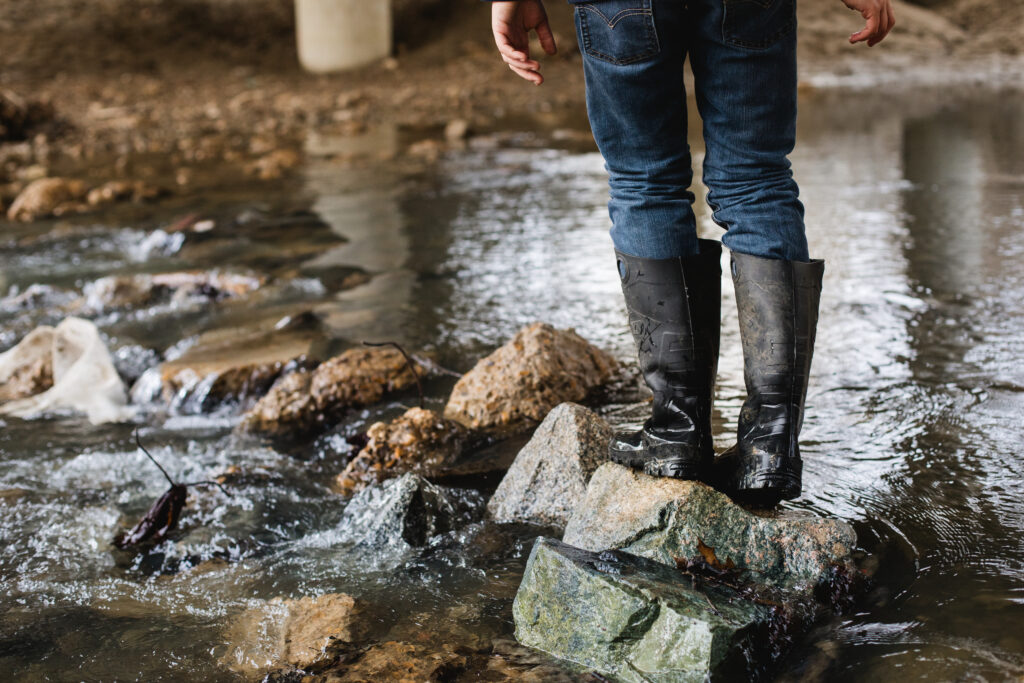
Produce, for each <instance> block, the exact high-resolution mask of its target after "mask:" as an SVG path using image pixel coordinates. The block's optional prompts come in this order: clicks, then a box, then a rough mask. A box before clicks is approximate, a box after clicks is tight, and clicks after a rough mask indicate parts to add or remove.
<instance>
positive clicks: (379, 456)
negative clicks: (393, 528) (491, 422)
mask: <svg viewBox="0 0 1024 683" xmlns="http://www.w3.org/2000/svg"><path fill="white" fill-rule="evenodd" d="M366 435H367V437H368V438H369V441H368V442H367V444H366V446H364V447H363V449H362V450H360V451H359V453H358V454H357V455H356V457H355V458H353V460H352V461H351V462H350V463H349V464H348V466H347V467H346V468H345V470H344V471H343V472H342V473H341V474H339V475H338V478H337V482H336V483H337V487H338V489H339V490H340V491H341V492H342V493H352V492H354V491H356V490H358V489H360V488H362V487H364V486H366V485H367V484H372V483H377V482H381V481H384V480H385V479H389V478H391V477H396V476H398V475H400V474H404V473H405V472H416V473H418V474H422V475H424V476H434V475H436V474H438V473H440V472H442V471H443V470H444V468H445V466H446V465H448V464H451V463H453V462H454V461H455V460H456V458H458V456H459V455H460V454H461V452H462V449H463V447H464V446H465V444H466V441H467V439H468V437H469V432H468V430H467V429H466V428H465V427H463V426H462V425H460V424H459V423H458V422H453V421H452V420H446V419H444V418H443V417H441V416H440V415H438V414H437V413H435V412H434V411H432V410H425V409H423V408H410V409H409V410H407V411H405V413H404V414H402V415H401V416H400V417H397V418H395V419H394V420H392V421H391V422H375V423H374V424H372V425H370V428H369V429H367V430H366Z"/></svg>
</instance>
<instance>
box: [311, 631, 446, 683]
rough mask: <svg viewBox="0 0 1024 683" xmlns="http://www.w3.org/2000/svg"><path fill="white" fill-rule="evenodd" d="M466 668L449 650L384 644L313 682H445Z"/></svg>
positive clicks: (395, 642)
mask: <svg viewBox="0 0 1024 683" xmlns="http://www.w3.org/2000/svg"><path fill="white" fill-rule="evenodd" d="M465 668H466V656H465V655H464V654H459V653H457V652H454V651H451V650H444V649H441V650H438V649H434V648H428V647H424V646H422V645H415V644H412V643H403V642H399V641H388V642H385V643H379V644H377V645H373V646H371V647H369V648H367V649H366V650H365V651H364V652H362V653H361V654H360V655H358V656H357V657H356V658H355V661H351V662H349V663H346V664H345V665H344V666H343V667H341V668H339V669H338V670H337V671H331V672H329V673H328V674H327V675H325V676H323V677H320V678H317V679H316V680H317V681H318V683H320V682H322V683H371V682H375V681H409V682H410V683H412V682H413V681H446V680H452V677H453V676H455V675H457V674H459V673H461V672H462V671H464V670H465Z"/></svg>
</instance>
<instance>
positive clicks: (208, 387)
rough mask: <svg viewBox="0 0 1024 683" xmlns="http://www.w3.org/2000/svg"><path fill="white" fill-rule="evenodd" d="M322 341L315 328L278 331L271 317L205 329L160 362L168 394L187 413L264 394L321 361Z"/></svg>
mask: <svg viewBox="0 0 1024 683" xmlns="http://www.w3.org/2000/svg"><path fill="white" fill-rule="evenodd" d="M322 345H323V339H322V337H321V335H320V334H319V332H318V331H317V330H315V329H302V328H301V327H299V328H289V327H285V328H282V329H275V328H274V327H272V326H269V325H268V324H267V322H266V321H264V322H263V323H257V324H255V325H253V326H251V327H248V328H241V329H236V328H230V329H223V330H211V331H209V332H204V333H203V334H202V335H200V336H199V339H198V341H197V342H196V343H195V345H193V346H191V347H189V349H188V350H187V351H185V353H183V354H182V355H181V356H179V357H178V358H175V359H174V360H170V361H167V362H165V363H163V364H162V365H161V366H160V376H161V384H162V385H163V396H164V399H165V400H168V401H171V402H173V404H174V406H175V407H176V408H177V409H178V410H179V411H181V412H186V413H192V412H202V411H204V410H206V409H208V408H209V407H210V406H211V405H214V404H216V403H218V402H222V401H228V400H244V399H247V398H251V397H258V396H262V395H263V394H264V393H265V392H266V391H267V390H268V388H269V387H270V386H271V385H273V383H274V382H275V380H277V378H278V377H279V376H281V375H282V374H283V373H285V372H286V371H288V370H290V369H294V368H297V367H301V366H302V365H303V364H305V363H311V362H315V361H316V360H318V359H319V358H320V353H321V347H322Z"/></svg>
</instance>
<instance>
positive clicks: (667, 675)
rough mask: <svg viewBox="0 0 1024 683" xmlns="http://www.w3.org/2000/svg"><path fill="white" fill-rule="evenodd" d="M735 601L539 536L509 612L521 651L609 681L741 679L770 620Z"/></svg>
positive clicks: (765, 611)
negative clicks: (577, 666) (565, 662)
mask: <svg viewBox="0 0 1024 683" xmlns="http://www.w3.org/2000/svg"><path fill="white" fill-rule="evenodd" d="M736 598H737V596H736V594H735V593H733V592H732V591H731V589H728V588H725V587H720V586H704V587H702V588H701V589H700V590H698V589H697V588H696V587H694V585H693V584H690V583H689V582H688V581H686V577H685V576H683V575H682V574H680V573H679V572H677V571H675V570H673V569H669V568H668V567H665V566H663V565H661V564H658V563H656V562H652V561H650V560H646V559H644V558H639V557H636V556H634V555H629V554H627V553H623V552H620V551H605V552H602V553H594V552H589V551H586V550H580V549H578V548H573V547H572V546H568V545H565V544H564V543H560V542H559V541H555V540H552V539H549V538H544V537H541V538H538V539H537V541H536V542H535V544H534V546H533V551H532V552H531V553H530V559H529V561H528V562H527V565H526V571H525V575H524V576H523V582H522V584H521V585H520V588H519V592H518V593H517V594H516V598H515V602H514V603H513V607H512V614H513V617H514V619H515V624H516V638H517V639H518V640H519V642H521V643H522V644H524V645H528V646H530V647H534V648H537V649H539V650H543V651H545V652H547V653H549V654H552V655H554V656H556V657H560V658H562V659H567V660H569V661H572V662H576V663H577V664H580V665H582V666H585V667H590V668H593V669H596V670H598V671H599V672H601V673H603V674H605V675H610V676H612V677H614V678H615V679H616V680H622V681H645V682H647V681H664V682H668V681H673V682H676V681H679V682H682V681H704V680H706V679H707V678H708V677H709V676H724V677H728V678H729V679H733V678H735V680H744V679H746V678H748V677H749V675H750V674H751V673H752V672H751V671H749V670H748V667H751V666H752V665H753V666H756V664H754V663H755V662H764V658H763V657H764V656H765V655H764V654H763V653H762V650H764V651H768V650H770V647H771V643H770V638H769V636H768V632H769V629H768V628H767V626H768V624H769V623H770V622H771V620H772V618H773V615H772V608H771V607H768V606H766V605H763V604H758V603H755V602H752V601H749V600H744V599H736Z"/></svg>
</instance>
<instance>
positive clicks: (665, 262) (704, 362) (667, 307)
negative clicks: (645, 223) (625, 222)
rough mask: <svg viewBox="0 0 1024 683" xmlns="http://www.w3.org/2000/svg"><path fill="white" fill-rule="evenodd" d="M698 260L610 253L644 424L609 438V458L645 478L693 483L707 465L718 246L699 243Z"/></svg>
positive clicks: (715, 365)
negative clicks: (645, 392) (648, 404)
mask: <svg viewBox="0 0 1024 683" xmlns="http://www.w3.org/2000/svg"><path fill="white" fill-rule="evenodd" d="M698 244H699V248H700V253H699V254H697V255H694V256H687V257H683V258H671V259H646V258H639V257H636V256H629V255H627V254H623V253H621V252H618V251H616V252H615V254H616V257H617V258H618V263H619V268H620V270H619V275H620V278H621V281H622V293H623V295H624V296H625V299H626V309H627V311H628V312H629V327H630V330H631V331H632V333H633V340H634V342H635V343H636V349H637V357H638V359H639V361H640V370H641V372H642V373H643V377H644V381H645V382H646V383H647V386H649V387H650V388H651V391H652V392H654V402H653V405H652V408H651V417H650V418H648V419H647V421H646V422H644V425H643V427H642V428H641V429H640V430H638V431H634V432H619V433H616V434H615V436H614V437H613V438H612V440H611V442H610V443H609V456H610V458H611V459H612V460H613V461H614V462H617V463H619V464H622V465H626V466H627V467H633V468H636V469H642V470H643V471H644V472H646V473H647V474H651V475H654V476H661V477H677V478H680V479H697V478H698V477H700V476H702V475H703V474H705V473H706V470H707V469H708V467H709V466H710V465H711V463H712V461H713V459H714V448H713V446H712V441H711V397H712V392H713V391H714V385H715V374H716V373H717V370H718V345H719V330H720V325H721V322H720V316H721V294H722V267H721V257H722V245H721V243H719V242H716V241H714V240H698Z"/></svg>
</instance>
